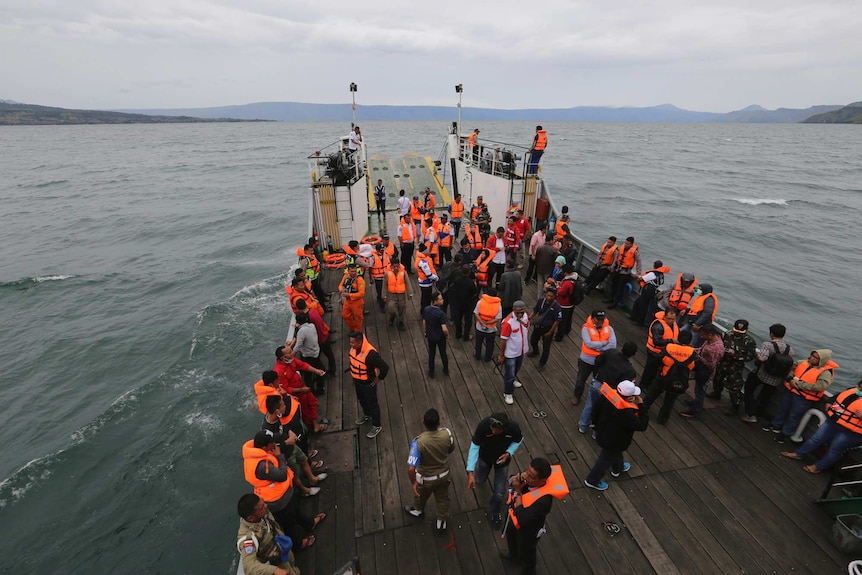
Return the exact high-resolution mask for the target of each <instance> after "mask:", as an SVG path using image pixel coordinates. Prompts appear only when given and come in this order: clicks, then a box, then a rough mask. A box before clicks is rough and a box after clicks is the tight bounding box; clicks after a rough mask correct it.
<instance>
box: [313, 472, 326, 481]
mask: <svg viewBox="0 0 862 575" xmlns="http://www.w3.org/2000/svg"><path fill="white" fill-rule="evenodd" d="M327 477H329V474H328V473H318V474H317V475H315V476H314V479H315V482H316V483H320V482H321V481H323V480H324V479H326V478H327Z"/></svg>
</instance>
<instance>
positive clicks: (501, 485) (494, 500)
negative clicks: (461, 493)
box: [467, 413, 524, 527]
mask: <svg viewBox="0 0 862 575" xmlns="http://www.w3.org/2000/svg"><path fill="white" fill-rule="evenodd" d="M523 440H524V435H523V434H522V433H521V426H519V425H518V424H517V422H515V421H513V420H511V419H509V416H508V415H507V414H505V413H494V414H492V415H491V416H490V417H486V418H485V419H483V420H482V421H480V422H479V425H477V426H476V430H475V431H474V432H473V440H472V441H471V442H470V452H469V454H468V455H467V489H475V488H476V485H477V484H479V485H482V484H484V483H485V482H486V481H488V478H489V477H490V476H491V470H492V469H493V470H494V485H493V487H492V489H491V500H490V501H489V502H488V515H489V516H490V519H491V524H492V525H493V526H494V527H499V526H500V524H501V523H502V521H503V518H502V516H501V515H500V506H501V505H502V503H503V498H504V497H505V496H506V480H507V479H508V477H509V462H510V461H512V457H514V456H515V452H516V451H518V448H519V447H520V446H521V442H522V441H523Z"/></svg>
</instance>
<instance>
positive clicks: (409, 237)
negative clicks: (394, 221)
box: [401, 221, 416, 243]
mask: <svg viewBox="0 0 862 575" xmlns="http://www.w3.org/2000/svg"><path fill="white" fill-rule="evenodd" d="M411 232H412V233H411ZM401 241H402V242H407V243H410V242H415V241H416V224H414V223H413V222H408V221H404V222H401Z"/></svg>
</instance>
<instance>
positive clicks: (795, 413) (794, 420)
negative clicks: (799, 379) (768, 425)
mask: <svg viewBox="0 0 862 575" xmlns="http://www.w3.org/2000/svg"><path fill="white" fill-rule="evenodd" d="M780 390H781V391H780V393H781V401H780V402H779V404H778V411H776V412H775V417H774V418H773V419H772V427H775V428H780V429H781V435H784V436H786V437H790V436H791V435H794V434H795V433H796V427H797V426H798V425H799V420H800V419H802V416H803V415H804V414H805V412H806V411H808V410H809V409H810V408H812V407H814V404H815V403H816V402H814V401H808V400H807V399H805V398H804V397H802V396H801V395H797V394H795V393H793V392H792V391H790V390H789V389H787V388H786V387H784V386H783V385H782V386H781V387H780Z"/></svg>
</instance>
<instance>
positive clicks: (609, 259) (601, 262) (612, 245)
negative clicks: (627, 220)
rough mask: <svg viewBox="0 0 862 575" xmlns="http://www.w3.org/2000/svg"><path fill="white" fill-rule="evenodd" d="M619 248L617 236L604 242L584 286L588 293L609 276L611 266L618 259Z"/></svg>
mask: <svg viewBox="0 0 862 575" xmlns="http://www.w3.org/2000/svg"><path fill="white" fill-rule="evenodd" d="M618 249H619V246H618V245H617V237H616V236H611V237H609V238H608V241H606V242H605V243H604V244H602V249H600V250H599V255H597V256H596V265H595V266H594V267H593V269H592V270H590V275H588V276H587V283H586V285H585V286H584V287H585V288H586V291H587V295H590V292H591V291H593V289H595V287H596V286H599V285H601V283H602V282H603V281H605V278H606V277H608V274H609V273H611V266H612V265H614V262H616V261H617V250H618Z"/></svg>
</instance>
